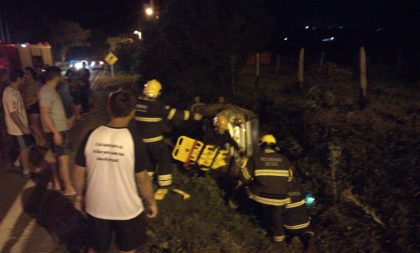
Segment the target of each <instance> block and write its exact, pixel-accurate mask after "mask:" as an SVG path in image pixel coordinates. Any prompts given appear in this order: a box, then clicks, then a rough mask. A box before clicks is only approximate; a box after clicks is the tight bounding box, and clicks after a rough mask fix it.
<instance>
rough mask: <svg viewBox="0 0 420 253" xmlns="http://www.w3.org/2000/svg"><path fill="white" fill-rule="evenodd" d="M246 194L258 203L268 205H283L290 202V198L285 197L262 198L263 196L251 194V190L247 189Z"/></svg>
mask: <svg viewBox="0 0 420 253" xmlns="http://www.w3.org/2000/svg"><path fill="white" fill-rule="evenodd" d="M248 196H249V198H250V199H252V200H254V201H256V202H258V203H261V204H265V205H270V206H284V205H287V204H289V203H290V198H285V199H270V198H264V197H261V196H258V195H255V194H253V193H252V192H251V191H248Z"/></svg>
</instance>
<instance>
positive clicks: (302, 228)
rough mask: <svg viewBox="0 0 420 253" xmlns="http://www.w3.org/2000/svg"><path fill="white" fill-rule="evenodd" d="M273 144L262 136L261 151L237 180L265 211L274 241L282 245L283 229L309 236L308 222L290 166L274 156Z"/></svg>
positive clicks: (303, 203)
mask: <svg viewBox="0 0 420 253" xmlns="http://www.w3.org/2000/svg"><path fill="white" fill-rule="evenodd" d="M275 143H276V140H275V138H274V136H272V135H266V136H264V137H263V139H262V143H261V147H262V150H261V151H259V152H257V153H256V154H255V155H254V156H253V157H251V158H250V159H249V160H248V162H246V163H245V164H244V165H243V166H242V167H241V169H240V172H239V178H240V180H241V181H242V182H243V183H245V184H246V185H247V186H246V188H245V189H246V193H247V195H248V198H250V199H251V200H253V201H255V202H257V203H259V204H260V205H262V206H263V207H264V209H266V212H267V211H268V213H269V215H270V219H271V221H270V224H271V230H272V233H273V240H274V241H275V242H282V241H284V240H285V239H286V237H285V229H286V231H287V232H288V234H290V235H292V236H294V235H297V236H299V237H301V236H302V235H304V234H305V233H308V232H310V231H309V230H308V228H309V225H310V218H309V215H308V211H307V209H306V205H305V200H304V198H303V196H302V193H301V189H300V186H299V184H298V182H297V180H296V179H295V178H294V173H293V171H294V169H293V166H292V164H291V163H290V161H289V160H288V159H287V157H285V156H283V155H281V154H278V153H277V152H275V150H274V145H275ZM310 233H312V232H310ZM301 240H302V238H301ZM302 242H303V240H302ZM303 243H304V244H305V242H303Z"/></svg>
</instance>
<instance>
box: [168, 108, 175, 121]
mask: <svg viewBox="0 0 420 253" xmlns="http://www.w3.org/2000/svg"><path fill="white" fill-rule="evenodd" d="M175 113H176V109H175V108H172V109H171V110H169V113H168V119H169V120H171V119H173V118H174V116H175Z"/></svg>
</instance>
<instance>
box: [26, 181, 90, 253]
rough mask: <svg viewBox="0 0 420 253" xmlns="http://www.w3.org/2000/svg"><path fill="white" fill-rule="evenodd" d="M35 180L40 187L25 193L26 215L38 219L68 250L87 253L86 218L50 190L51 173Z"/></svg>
mask: <svg viewBox="0 0 420 253" xmlns="http://www.w3.org/2000/svg"><path fill="white" fill-rule="evenodd" d="M35 180H36V186H35V187H33V188H29V189H27V190H25V192H23V198H22V201H23V206H24V210H25V212H26V213H27V214H28V215H30V216H32V217H34V218H35V219H36V222H37V223H38V224H39V225H40V226H42V227H44V228H45V229H46V230H47V231H48V232H49V233H50V235H51V236H52V238H53V239H54V240H55V241H57V242H58V243H59V244H60V245H63V246H64V247H65V248H66V250H68V251H69V252H83V250H84V248H85V245H86V242H87V232H88V230H87V222H86V220H85V218H84V217H83V215H82V214H81V213H80V212H79V211H77V210H76V209H75V208H74V206H73V203H72V202H71V201H70V200H69V199H68V198H66V197H64V196H63V195H62V194H61V193H59V192H57V191H53V190H48V189H47V187H46V186H47V184H48V181H49V175H48V173H47V174H45V175H42V176H39V177H38V178H36V179H35Z"/></svg>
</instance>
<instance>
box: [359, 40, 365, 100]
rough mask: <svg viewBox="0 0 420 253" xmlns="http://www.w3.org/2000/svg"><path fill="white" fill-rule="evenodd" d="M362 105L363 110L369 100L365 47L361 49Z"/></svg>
mask: <svg viewBox="0 0 420 253" xmlns="http://www.w3.org/2000/svg"><path fill="white" fill-rule="evenodd" d="M359 55H360V105H361V107H362V108H364V107H365V106H366V99H367V78H366V51H365V48H364V47H360V54H359Z"/></svg>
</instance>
